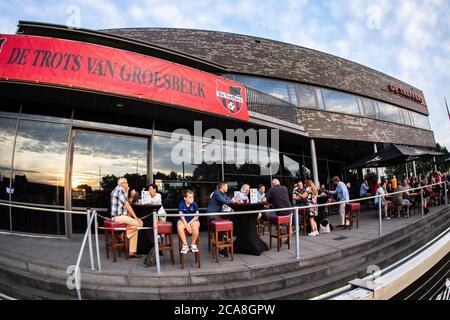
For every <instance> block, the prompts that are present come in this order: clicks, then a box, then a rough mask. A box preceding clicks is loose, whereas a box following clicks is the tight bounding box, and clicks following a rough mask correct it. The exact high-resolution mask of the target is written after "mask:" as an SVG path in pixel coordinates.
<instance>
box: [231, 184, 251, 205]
mask: <svg viewBox="0 0 450 320" xmlns="http://www.w3.org/2000/svg"><path fill="white" fill-rule="evenodd" d="M249 193H250V186H249V185H248V184H243V185H242V187H241V191H240V192H238V193H237V194H236V197H235V198H234V200H235V201H236V202H237V203H248V202H249V200H248V194H249Z"/></svg>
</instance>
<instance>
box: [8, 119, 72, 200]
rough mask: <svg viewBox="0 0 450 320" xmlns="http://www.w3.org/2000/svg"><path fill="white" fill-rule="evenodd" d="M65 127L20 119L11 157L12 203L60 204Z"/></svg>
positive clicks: (64, 154) (66, 129) (65, 146)
mask: <svg viewBox="0 0 450 320" xmlns="http://www.w3.org/2000/svg"><path fill="white" fill-rule="evenodd" d="M68 132H69V127H68V126H67V125H64V124H53V123H46V122H36V121H29V120H20V123H19V131H18V134H17V141H16V153H15V156H14V170H13V177H14V184H15V192H14V199H15V200H16V201H23V202H33V203H41V204H52V205H63V203H64V201H63V199H64V192H63V188H64V169H65V157H66V150H67V136H68Z"/></svg>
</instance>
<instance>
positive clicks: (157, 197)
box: [148, 184, 162, 205]
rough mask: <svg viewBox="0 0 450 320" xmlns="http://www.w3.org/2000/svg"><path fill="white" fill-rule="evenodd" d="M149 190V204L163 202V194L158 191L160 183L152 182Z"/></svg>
mask: <svg viewBox="0 0 450 320" xmlns="http://www.w3.org/2000/svg"><path fill="white" fill-rule="evenodd" d="M148 192H149V193H150V203H149V204H151V205H158V204H162V201H161V194H159V193H158V185H157V184H151V185H150V186H149V187H148Z"/></svg>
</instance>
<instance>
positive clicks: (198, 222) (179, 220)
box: [177, 219, 200, 227]
mask: <svg viewBox="0 0 450 320" xmlns="http://www.w3.org/2000/svg"><path fill="white" fill-rule="evenodd" d="M180 222H181V223H183V221H181V219H178V221H177V224H178V223H180ZM196 222H197V224H198V226H199V227H200V221H198V220H197V221H196ZM188 223H189V222H188Z"/></svg>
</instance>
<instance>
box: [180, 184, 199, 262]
mask: <svg viewBox="0 0 450 320" xmlns="http://www.w3.org/2000/svg"><path fill="white" fill-rule="evenodd" d="M178 213H179V214H180V215H181V216H180V219H179V220H178V223H177V230H178V237H179V238H180V241H181V242H182V243H183V246H182V248H181V251H180V252H181V253H182V254H186V253H187V252H188V250H189V246H188V245H187V239H186V234H185V230H186V231H187V232H188V234H190V235H192V242H191V248H190V249H191V251H192V252H198V248H197V245H196V242H197V239H198V235H199V229H200V221H198V216H185V214H194V213H197V214H198V213H199V212H198V205H197V203H195V201H194V192H193V191H191V190H185V191H184V193H183V200H181V201H180V204H179V205H178Z"/></svg>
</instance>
